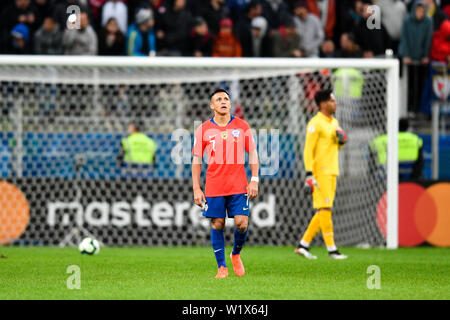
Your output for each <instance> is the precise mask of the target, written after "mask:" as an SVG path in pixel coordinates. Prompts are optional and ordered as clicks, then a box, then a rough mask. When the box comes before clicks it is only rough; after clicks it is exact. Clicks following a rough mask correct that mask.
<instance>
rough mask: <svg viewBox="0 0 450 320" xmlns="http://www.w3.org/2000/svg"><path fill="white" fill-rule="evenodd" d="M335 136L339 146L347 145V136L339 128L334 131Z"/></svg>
mask: <svg viewBox="0 0 450 320" xmlns="http://www.w3.org/2000/svg"><path fill="white" fill-rule="evenodd" d="M336 136H337V138H338V143H339V144H340V145H341V146H342V145H344V144H346V143H347V134H346V133H345V131H344V130H342V129H341V128H337V129H336Z"/></svg>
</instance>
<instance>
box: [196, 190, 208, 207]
mask: <svg viewBox="0 0 450 320" xmlns="http://www.w3.org/2000/svg"><path fill="white" fill-rule="evenodd" d="M194 201H195V204H196V205H198V206H199V207H200V208H202V209H203V207H204V205H205V203H206V198H205V194H204V193H203V191H202V189H200V188H198V189H194Z"/></svg>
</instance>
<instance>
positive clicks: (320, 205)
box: [295, 90, 347, 259]
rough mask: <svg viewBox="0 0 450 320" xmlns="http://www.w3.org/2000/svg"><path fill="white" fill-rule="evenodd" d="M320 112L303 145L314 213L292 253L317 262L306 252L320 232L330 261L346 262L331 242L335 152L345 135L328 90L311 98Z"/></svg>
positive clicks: (345, 138)
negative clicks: (335, 116)
mask: <svg viewBox="0 0 450 320" xmlns="http://www.w3.org/2000/svg"><path fill="white" fill-rule="evenodd" d="M314 100H315V101H316V104H317V106H318V107H319V112H318V113H317V114H316V115H315V116H314V117H313V118H312V119H311V120H310V121H309V123H308V126H307V127H306V130H307V132H306V142H305V149H304V152H303V160H304V164H305V169H306V181H305V187H306V188H307V189H309V190H310V191H311V192H312V197H313V205H314V209H315V210H316V213H315V215H314V217H313V218H312V219H311V221H310V223H309V226H308V228H307V229H306V232H305V233H304V235H303V237H302V239H301V240H300V243H299V244H298V246H297V248H296V249H295V253H297V254H299V255H301V256H304V257H305V258H307V259H317V257H316V256H314V255H312V254H311V253H310V252H309V244H310V243H311V241H312V239H313V238H314V237H315V236H316V234H317V233H318V232H319V231H321V232H322V237H323V239H324V241H325V244H326V246H327V249H328V254H329V257H330V258H332V259H346V258H347V256H345V255H343V254H341V253H340V252H339V251H338V250H337V248H336V245H335V243H334V233H333V222H332V220H331V214H332V211H331V210H332V208H333V202H334V195H335V193H336V180H337V176H338V175H339V158H338V152H339V150H340V149H341V148H342V147H343V146H344V144H345V143H346V142H347V135H346V134H345V132H344V131H343V130H342V129H341V128H340V127H339V123H338V121H337V120H336V118H334V117H333V115H334V113H335V112H336V107H337V103H336V99H335V97H334V95H333V93H332V91H331V90H323V91H319V92H318V93H317V94H316V96H315V97H314Z"/></svg>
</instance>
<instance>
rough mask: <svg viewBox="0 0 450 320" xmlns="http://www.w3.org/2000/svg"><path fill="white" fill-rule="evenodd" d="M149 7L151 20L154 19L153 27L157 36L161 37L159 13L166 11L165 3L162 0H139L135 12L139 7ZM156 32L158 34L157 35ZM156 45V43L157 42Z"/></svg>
mask: <svg viewBox="0 0 450 320" xmlns="http://www.w3.org/2000/svg"><path fill="white" fill-rule="evenodd" d="M142 8H144V9H151V10H152V12H153V20H154V24H155V25H154V27H153V28H154V29H155V32H156V35H157V38H162V35H163V34H162V30H161V15H163V14H164V12H166V11H167V7H166V3H165V1H164V0H141V1H140V2H139V3H138V5H137V8H136V12H138V11H139V10H140V9H142ZM130 9H131V8H130V6H129V7H128V12H130ZM158 32H159V33H160V36H158ZM157 45H158V43H157Z"/></svg>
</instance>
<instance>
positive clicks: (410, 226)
mask: <svg viewBox="0 0 450 320" xmlns="http://www.w3.org/2000/svg"><path fill="white" fill-rule="evenodd" d="M398 202H399V210H398V215H399V216H398V244H399V246H401V247H414V246H419V245H422V244H430V245H433V246H437V247H450V182H442V181H441V182H414V183H413V182H404V183H400V184H399V189H398ZM377 224H378V227H379V228H380V230H381V232H382V233H383V235H384V236H385V237H386V193H385V194H384V195H383V196H382V197H381V198H380V201H379V202H378V207H377Z"/></svg>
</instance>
